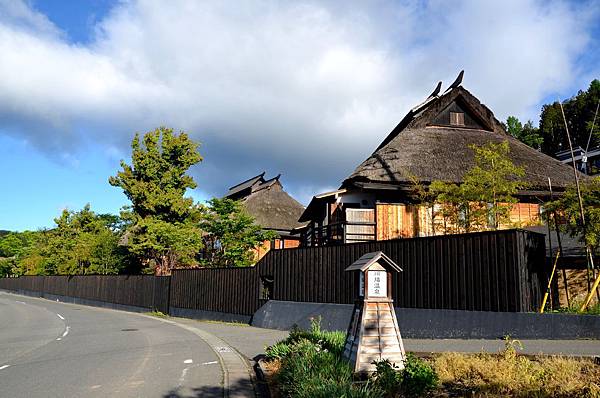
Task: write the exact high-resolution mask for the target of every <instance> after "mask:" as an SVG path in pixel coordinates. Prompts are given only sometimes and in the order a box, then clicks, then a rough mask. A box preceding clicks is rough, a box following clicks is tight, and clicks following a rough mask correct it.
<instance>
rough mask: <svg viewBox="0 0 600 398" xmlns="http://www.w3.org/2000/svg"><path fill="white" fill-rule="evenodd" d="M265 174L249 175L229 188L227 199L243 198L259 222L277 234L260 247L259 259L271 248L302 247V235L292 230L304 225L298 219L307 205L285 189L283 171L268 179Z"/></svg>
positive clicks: (247, 207)
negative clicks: (281, 178)
mask: <svg viewBox="0 0 600 398" xmlns="http://www.w3.org/2000/svg"><path fill="white" fill-rule="evenodd" d="M264 177H265V173H264V172H263V173H261V174H259V175H257V176H254V177H252V178H249V179H248V180H246V181H243V182H241V183H239V184H237V185H234V186H233V187H231V188H229V191H228V192H227V194H226V195H225V198H228V199H233V200H240V201H242V203H243V204H244V207H245V208H246V211H247V212H248V213H249V214H250V215H251V216H252V217H254V219H255V220H256V223H257V224H258V225H260V226H261V227H263V229H265V230H270V231H274V232H276V233H277V238H276V239H275V240H273V241H272V242H265V243H264V245H263V246H262V247H259V248H257V249H256V252H257V260H258V259H260V258H261V257H262V256H264V255H265V254H266V253H267V252H268V251H269V250H270V249H284V248H293V247H298V246H299V245H300V237H299V236H298V235H292V230H294V229H295V228H298V227H301V226H302V225H303V224H302V223H300V222H299V221H298V218H299V217H300V215H301V214H302V213H303V212H304V206H302V205H301V204H300V203H299V202H298V201H297V200H296V199H294V198H292V197H291V196H290V195H289V194H288V193H287V192H285V191H284V190H283V186H282V184H281V181H280V177H281V174H279V175H278V176H276V177H274V178H271V179H268V180H265V178H264Z"/></svg>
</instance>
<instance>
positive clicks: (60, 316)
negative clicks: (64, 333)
mask: <svg viewBox="0 0 600 398" xmlns="http://www.w3.org/2000/svg"><path fill="white" fill-rule="evenodd" d="M56 316H58V317H59V318H60V319H62V320H63V321H64V320H65V317H63V316H62V315H61V314H56Z"/></svg>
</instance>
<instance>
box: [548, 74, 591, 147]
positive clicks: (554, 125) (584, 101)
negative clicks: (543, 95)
mask: <svg viewBox="0 0 600 398" xmlns="http://www.w3.org/2000/svg"><path fill="white" fill-rule="evenodd" d="M598 101H600V80H598V79H595V80H593V81H592V82H591V83H590V86H589V87H588V89H587V90H586V91H582V90H581V91H579V92H578V93H577V94H576V95H575V96H574V97H572V98H570V99H568V100H567V101H565V102H564V103H563V108H564V111H565V117H566V119H567V125H568V126H569V132H570V134H571V140H572V143H573V147H577V146H581V147H582V148H584V149H585V148H586V146H587V142H588V138H589V134H590V131H591V128H592V122H593V120H594V114H595V113H596V109H597V106H598ZM599 122H600V121H599V120H596V124H595V127H594V130H593V134H592V141H591V143H590V147H593V146H596V145H598V144H599V143H600V126H599V124H600V123H599ZM539 125H540V129H539V130H540V134H541V136H542V137H543V139H544V142H543V143H542V152H544V153H546V154H548V155H550V156H554V155H555V153H556V152H558V151H561V150H565V149H569V143H568V141H567V135H566V132H565V125H564V120H563V116H562V113H561V110H560V104H559V103H558V102H553V103H551V104H546V105H544V106H543V107H542V113H541V115H540V123H539Z"/></svg>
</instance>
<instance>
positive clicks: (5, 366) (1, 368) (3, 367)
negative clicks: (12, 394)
mask: <svg viewBox="0 0 600 398" xmlns="http://www.w3.org/2000/svg"><path fill="white" fill-rule="evenodd" d="M9 366H10V365H2V366H0V370H3V369H6V368H8V367H9Z"/></svg>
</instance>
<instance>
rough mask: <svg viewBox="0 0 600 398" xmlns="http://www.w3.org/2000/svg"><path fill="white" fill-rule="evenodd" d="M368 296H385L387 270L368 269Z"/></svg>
mask: <svg viewBox="0 0 600 398" xmlns="http://www.w3.org/2000/svg"><path fill="white" fill-rule="evenodd" d="M367 274H368V276H367V278H368V281H369V283H368V285H369V297H387V272H386V271H368V273H367Z"/></svg>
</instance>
